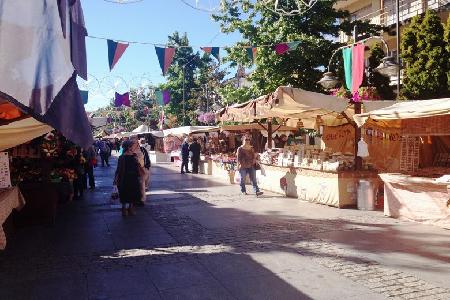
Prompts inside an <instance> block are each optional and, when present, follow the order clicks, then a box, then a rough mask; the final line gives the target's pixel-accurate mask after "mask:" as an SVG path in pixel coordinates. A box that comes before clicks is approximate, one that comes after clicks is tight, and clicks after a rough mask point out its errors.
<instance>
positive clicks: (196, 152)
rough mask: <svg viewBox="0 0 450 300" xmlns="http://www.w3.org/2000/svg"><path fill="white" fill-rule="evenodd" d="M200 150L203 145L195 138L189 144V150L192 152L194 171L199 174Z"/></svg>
mask: <svg viewBox="0 0 450 300" xmlns="http://www.w3.org/2000/svg"><path fill="white" fill-rule="evenodd" d="M200 150H201V146H200V144H199V143H198V142H197V139H196V138H194V141H193V142H192V144H191V145H190V146H189V151H190V152H192V173H194V174H198V164H199V163H200Z"/></svg>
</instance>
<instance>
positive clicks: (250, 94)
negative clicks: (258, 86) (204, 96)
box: [219, 83, 257, 105]
mask: <svg viewBox="0 0 450 300" xmlns="http://www.w3.org/2000/svg"><path fill="white" fill-rule="evenodd" d="M219 94H220V96H221V97H222V103H223V104H225V105H232V104H235V103H244V102H246V101H249V100H251V99H253V98H255V97H257V94H255V92H254V89H253V88H251V87H235V84H234V83H228V84H225V85H224V86H223V87H222V88H220V89H219Z"/></svg>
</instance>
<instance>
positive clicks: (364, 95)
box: [330, 86, 381, 102]
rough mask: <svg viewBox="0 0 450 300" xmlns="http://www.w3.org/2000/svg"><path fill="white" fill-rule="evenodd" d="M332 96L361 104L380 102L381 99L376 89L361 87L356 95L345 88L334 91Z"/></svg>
mask: <svg viewBox="0 0 450 300" xmlns="http://www.w3.org/2000/svg"><path fill="white" fill-rule="evenodd" d="M330 94H331V95H332V96H336V97H341V98H346V99H349V100H352V101H353V102H361V101H362V100H380V99H381V97H380V95H379V94H378V91H377V89H376V88H375V87H372V86H368V87H366V86H365V87H360V88H359V89H358V91H357V92H356V93H354V94H353V95H352V93H351V92H350V91H348V90H346V89H345V88H344V87H343V86H342V87H340V88H339V89H333V90H331V93H330Z"/></svg>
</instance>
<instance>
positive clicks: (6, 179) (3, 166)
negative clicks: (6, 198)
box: [0, 152, 11, 189]
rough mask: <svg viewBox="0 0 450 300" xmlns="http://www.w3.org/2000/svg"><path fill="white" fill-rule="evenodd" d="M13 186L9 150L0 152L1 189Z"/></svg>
mask: <svg viewBox="0 0 450 300" xmlns="http://www.w3.org/2000/svg"><path fill="white" fill-rule="evenodd" d="M10 187H11V176H10V172H9V158H8V152H0V189H4V188H10Z"/></svg>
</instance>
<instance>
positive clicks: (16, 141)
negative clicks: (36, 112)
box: [0, 117, 53, 151]
mask: <svg viewBox="0 0 450 300" xmlns="http://www.w3.org/2000/svg"><path fill="white" fill-rule="evenodd" d="M52 130H53V128H52V127H50V126H48V125H46V124H44V123H41V122H39V121H37V120H36V119H34V118H31V117H29V118H26V119H21V120H19V121H15V122H11V123H9V124H7V125H3V126H0V151H2V150H5V149H9V148H12V147H14V146H17V145H20V144H24V143H26V142H29V141H31V140H32V139H34V138H37V137H39V136H41V135H44V134H46V133H49V132H50V131H52Z"/></svg>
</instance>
